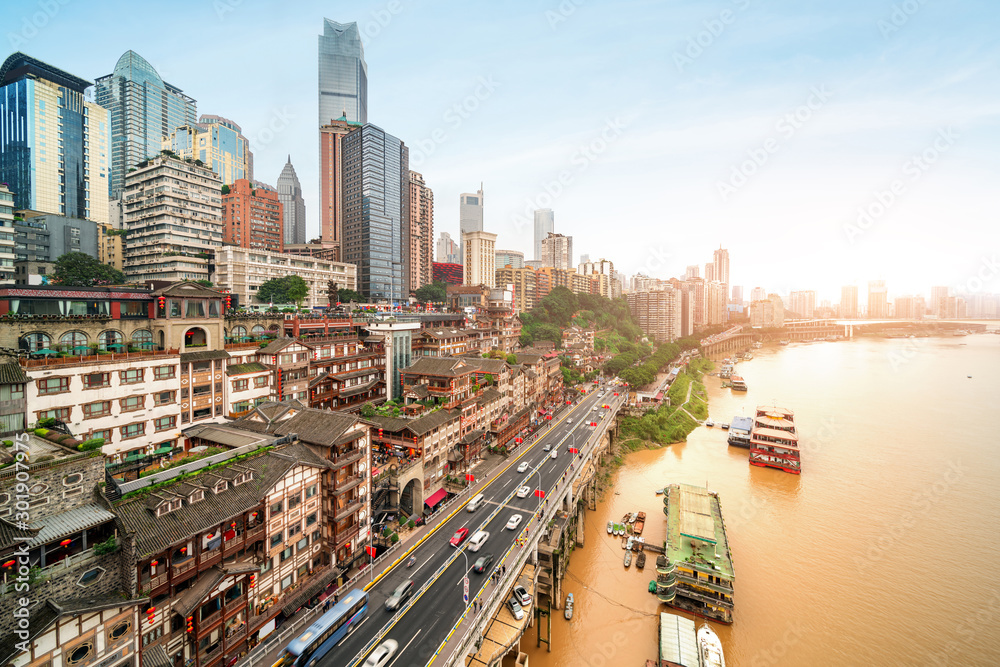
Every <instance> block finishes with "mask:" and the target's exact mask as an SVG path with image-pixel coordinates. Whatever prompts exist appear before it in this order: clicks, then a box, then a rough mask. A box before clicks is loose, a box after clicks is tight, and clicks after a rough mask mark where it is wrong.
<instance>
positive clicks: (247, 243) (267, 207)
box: [222, 178, 285, 252]
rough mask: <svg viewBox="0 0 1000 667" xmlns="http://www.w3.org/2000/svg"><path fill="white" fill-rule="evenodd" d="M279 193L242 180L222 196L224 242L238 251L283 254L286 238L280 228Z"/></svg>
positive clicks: (281, 220) (260, 184)
mask: <svg viewBox="0 0 1000 667" xmlns="http://www.w3.org/2000/svg"><path fill="white" fill-rule="evenodd" d="M283 218H284V216H283V215H282V209H281V202H280V201H278V191H277V190H275V189H274V188H272V187H270V186H268V185H264V184H262V183H252V182H250V181H248V180H247V179H245V178H241V179H240V180H238V181H236V182H235V183H233V184H232V185H231V186H230V187H229V193H228V194H224V195H222V219H223V222H224V224H225V229H224V232H223V239H222V240H223V241H225V242H226V243H232V244H233V245H237V246H239V247H241V248H250V249H253V250H266V251H268V252H282V251H283V250H284V238H285V235H284V233H283V232H282V229H281V225H282V222H283Z"/></svg>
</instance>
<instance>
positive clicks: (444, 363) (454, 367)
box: [401, 357, 474, 377]
mask: <svg viewBox="0 0 1000 667" xmlns="http://www.w3.org/2000/svg"><path fill="white" fill-rule="evenodd" d="M468 361H469V360H468V359H464V358H458V357H420V358H419V359H417V360H416V361H414V362H413V363H412V364H410V366H409V367H408V368H404V369H402V371H401V372H403V373H414V374H420V375H445V376H448V377H457V376H460V375H466V374H468V373H471V372H472V371H473V370H474V369H473V368H472V367H470V366H469V364H468Z"/></svg>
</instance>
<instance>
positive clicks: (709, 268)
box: [705, 262, 715, 282]
mask: <svg viewBox="0 0 1000 667" xmlns="http://www.w3.org/2000/svg"><path fill="white" fill-rule="evenodd" d="M705 280H707V281H710V282H711V281H712V280H715V264H714V263H713V262H708V263H706V264H705Z"/></svg>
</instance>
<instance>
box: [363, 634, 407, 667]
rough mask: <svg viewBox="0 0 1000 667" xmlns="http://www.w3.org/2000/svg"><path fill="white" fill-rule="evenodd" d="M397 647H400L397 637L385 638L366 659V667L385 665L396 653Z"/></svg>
mask: <svg viewBox="0 0 1000 667" xmlns="http://www.w3.org/2000/svg"><path fill="white" fill-rule="evenodd" d="M397 648H399V644H398V643H397V642H396V640H395V639H387V640H385V641H384V642H382V643H381V644H380V645H379V647H378V648H377V649H375V650H374V651H372V652H371V655H369V656H368V659H367V660H365V667H385V665H386V664H388V662H389V659H390V658H392V656H394V655H396V649H397Z"/></svg>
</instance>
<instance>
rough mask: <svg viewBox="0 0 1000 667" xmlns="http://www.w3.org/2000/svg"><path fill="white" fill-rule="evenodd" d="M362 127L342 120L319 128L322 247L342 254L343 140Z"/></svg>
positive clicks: (332, 121)
mask: <svg viewBox="0 0 1000 667" xmlns="http://www.w3.org/2000/svg"><path fill="white" fill-rule="evenodd" d="M359 127H361V126H360V125H358V124H357V123H351V122H348V121H346V120H344V118H343V117H341V118H340V119H338V120H331V121H328V122H327V123H326V124H325V125H323V127H321V128H319V216H320V238H321V239H322V241H323V245H325V246H329V247H332V248H340V249H341V253H343V249H342V248H341V246H342V245H343V242H344V239H343V236H344V173H345V172H344V137H346V136H347V135H348V134H350V133H351V132H354V131H355V130H357V129H358V128H359ZM303 231H304V230H303ZM303 242H304V241H303ZM341 258H343V254H341Z"/></svg>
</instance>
